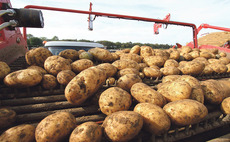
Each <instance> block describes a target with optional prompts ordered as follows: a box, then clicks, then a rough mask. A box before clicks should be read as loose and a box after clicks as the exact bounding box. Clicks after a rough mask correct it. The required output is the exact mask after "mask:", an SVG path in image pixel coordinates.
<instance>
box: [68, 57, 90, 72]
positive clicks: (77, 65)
mask: <svg viewBox="0 0 230 142" xmlns="http://www.w3.org/2000/svg"><path fill="white" fill-rule="evenodd" d="M92 66H93V62H92V61H91V60H89V59H80V60H77V61H75V62H73V63H72V64H71V68H72V70H73V71H74V72H75V73H79V72H81V71H83V70H85V69H87V68H89V67H92Z"/></svg>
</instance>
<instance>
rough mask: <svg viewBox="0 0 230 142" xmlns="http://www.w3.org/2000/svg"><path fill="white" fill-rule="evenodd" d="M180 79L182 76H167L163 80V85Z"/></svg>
mask: <svg viewBox="0 0 230 142" xmlns="http://www.w3.org/2000/svg"><path fill="white" fill-rule="evenodd" d="M179 77H180V75H167V76H164V77H163V78H162V83H166V82H172V81H175V80H177V79H178V78H179Z"/></svg>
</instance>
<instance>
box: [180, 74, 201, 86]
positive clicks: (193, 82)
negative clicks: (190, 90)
mask: <svg viewBox="0 0 230 142" xmlns="http://www.w3.org/2000/svg"><path fill="white" fill-rule="evenodd" d="M178 80H183V81H186V82H187V83H188V84H189V85H190V86H191V87H195V86H197V85H200V82H199V80H198V79H196V78H195V77H193V76H190V75H181V76H180V77H178Z"/></svg>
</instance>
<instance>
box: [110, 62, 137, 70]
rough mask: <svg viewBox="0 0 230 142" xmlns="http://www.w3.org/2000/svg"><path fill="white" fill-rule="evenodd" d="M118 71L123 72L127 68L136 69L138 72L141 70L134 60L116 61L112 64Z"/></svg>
mask: <svg viewBox="0 0 230 142" xmlns="http://www.w3.org/2000/svg"><path fill="white" fill-rule="evenodd" d="M112 65H113V66H115V67H116V68H117V69H118V70H122V69H125V68H135V69H137V70H139V69H140V67H139V64H138V63H137V62H136V61H133V60H116V61H114V62H113V63H112Z"/></svg>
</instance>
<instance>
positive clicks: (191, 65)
mask: <svg viewBox="0 0 230 142" xmlns="http://www.w3.org/2000/svg"><path fill="white" fill-rule="evenodd" d="M204 68H205V65H204V64H203V63H201V62H196V61H189V62H187V63H185V64H182V65H180V66H179V67H178V69H179V70H180V71H181V72H182V74H184V75H198V74H200V73H201V72H202V71H203V70H204Z"/></svg>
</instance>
